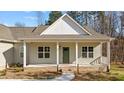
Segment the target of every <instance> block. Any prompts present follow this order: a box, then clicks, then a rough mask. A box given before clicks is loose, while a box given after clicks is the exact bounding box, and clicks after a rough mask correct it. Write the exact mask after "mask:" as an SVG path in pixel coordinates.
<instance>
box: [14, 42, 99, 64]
mask: <svg viewBox="0 0 124 93" xmlns="http://www.w3.org/2000/svg"><path fill="white" fill-rule="evenodd" d="M19 45H21V44H18V45H16V46H18V47H19ZM27 46H28V47H27V63H28V64H56V43H55V42H50V43H46V42H39V43H37V42H34V43H33V42H32V43H27ZM39 46H40V47H42V46H48V47H50V58H38V47H39ZM83 46H93V47H94V57H93V58H82V55H81V51H82V50H81V49H82V47H83ZM18 47H17V49H16V50H19V49H18ZM63 47H69V54H70V56H69V60H70V62H69V63H70V64H75V59H76V57H75V56H76V55H75V54H76V52H75V51H76V49H75V43H70V42H60V43H59V63H60V64H62V63H63ZM16 52H17V53H16V54H15V55H16V57H15V59H16V60H18V61H17V62H21V63H23V59H20V58H19V57H18V55H19V53H18V51H16ZM100 54H101V52H100V43H97V42H96V43H84V42H83V43H78V62H79V64H89V63H90V62H91V61H93V60H94V59H96V58H97V57H99V56H100Z"/></svg>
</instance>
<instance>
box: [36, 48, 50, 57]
mask: <svg viewBox="0 0 124 93" xmlns="http://www.w3.org/2000/svg"><path fill="white" fill-rule="evenodd" d="M38 58H50V47H38Z"/></svg>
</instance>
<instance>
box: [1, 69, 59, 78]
mask: <svg viewBox="0 0 124 93" xmlns="http://www.w3.org/2000/svg"><path fill="white" fill-rule="evenodd" d="M60 75H61V73H57V72H56V71H49V70H46V71H45V70H44V71H42V70H37V71H36V70H35V71H33V70H26V71H24V70H23V69H22V68H13V69H12V68H11V69H8V70H7V71H6V72H4V74H3V72H2V74H0V79H36V80H48V79H53V78H55V77H57V76H60Z"/></svg>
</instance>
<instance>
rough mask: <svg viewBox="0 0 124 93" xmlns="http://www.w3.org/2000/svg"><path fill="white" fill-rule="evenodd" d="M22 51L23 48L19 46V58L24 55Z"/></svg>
mask: <svg viewBox="0 0 124 93" xmlns="http://www.w3.org/2000/svg"><path fill="white" fill-rule="evenodd" d="M23 51H24V49H23V46H20V50H19V54H20V57H21V58H23V54H24V53H23Z"/></svg>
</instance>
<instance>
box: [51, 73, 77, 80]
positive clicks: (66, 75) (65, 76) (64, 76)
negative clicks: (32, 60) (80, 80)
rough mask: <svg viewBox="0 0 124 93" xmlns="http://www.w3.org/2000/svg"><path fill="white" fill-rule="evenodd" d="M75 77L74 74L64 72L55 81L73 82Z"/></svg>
mask: <svg viewBox="0 0 124 93" xmlns="http://www.w3.org/2000/svg"><path fill="white" fill-rule="evenodd" d="M74 77H75V75H74V73H72V72H64V73H63V74H62V75H61V76H60V77H57V78H55V79H53V80H54V81H71V80H72V79H74Z"/></svg>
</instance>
